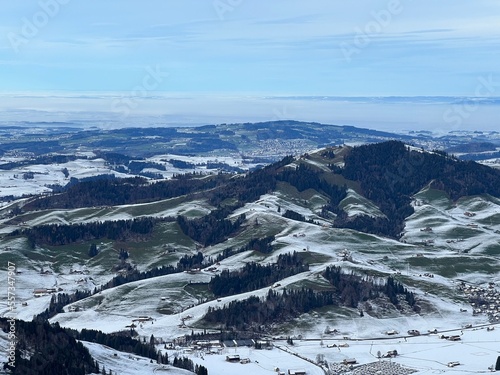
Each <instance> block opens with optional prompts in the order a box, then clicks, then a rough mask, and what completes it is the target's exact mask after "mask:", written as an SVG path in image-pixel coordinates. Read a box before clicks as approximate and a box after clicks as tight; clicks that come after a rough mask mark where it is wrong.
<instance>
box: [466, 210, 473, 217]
mask: <svg viewBox="0 0 500 375" xmlns="http://www.w3.org/2000/svg"><path fill="white" fill-rule="evenodd" d="M464 215H465V216H467V217H474V216H476V214H475V213H474V212H469V211H465V212H464Z"/></svg>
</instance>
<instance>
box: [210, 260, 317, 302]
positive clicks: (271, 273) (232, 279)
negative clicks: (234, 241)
mask: <svg viewBox="0 0 500 375" xmlns="http://www.w3.org/2000/svg"><path fill="white" fill-rule="evenodd" d="M307 270H309V266H308V265H307V264H304V263H303V261H302V259H301V257H300V256H299V254H298V253H296V252H294V253H293V254H280V255H279V257H278V260H277V261H276V263H271V264H267V265H262V264H259V263H255V262H250V263H247V264H245V266H244V267H243V268H241V269H239V270H236V271H229V270H224V271H222V272H221V273H220V274H218V275H215V276H214V277H212V279H211V280H210V282H209V284H208V287H209V289H210V290H211V291H212V293H213V294H214V295H215V296H216V297H222V296H229V295H234V294H240V293H245V292H249V291H252V290H256V289H261V288H264V287H266V286H270V285H272V284H274V283H275V282H277V281H279V280H282V279H285V278H287V277H290V276H293V275H296V274H298V273H301V272H305V271H307Z"/></svg>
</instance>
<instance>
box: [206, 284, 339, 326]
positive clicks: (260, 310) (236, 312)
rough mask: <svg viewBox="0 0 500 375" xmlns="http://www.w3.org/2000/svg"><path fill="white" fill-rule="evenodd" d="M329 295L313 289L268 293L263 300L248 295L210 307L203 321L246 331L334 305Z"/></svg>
mask: <svg viewBox="0 0 500 375" xmlns="http://www.w3.org/2000/svg"><path fill="white" fill-rule="evenodd" d="M335 304H336V301H335V298H334V294H333V293H331V292H315V291H313V290H312V289H300V290H287V289H284V290H283V293H279V292H276V291H274V290H269V292H268V294H267V296H266V297H265V298H264V299H262V300H261V299H260V298H258V297H255V296H251V297H249V298H247V299H245V300H241V301H232V302H230V303H229V304H227V305H224V307H219V308H214V307H209V308H208V311H207V313H206V315H205V316H204V320H205V321H206V322H207V323H209V324H217V325H224V326H225V327H234V328H236V329H238V330H248V329H251V328H254V329H255V328H258V327H260V326H267V325H269V324H271V323H273V322H282V321H286V320H289V319H292V318H295V317H297V316H299V315H301V314H303V313H307V312H309V311H311V310H312V309H315V308H319V307H323V306H328V305H335Z"/></svg>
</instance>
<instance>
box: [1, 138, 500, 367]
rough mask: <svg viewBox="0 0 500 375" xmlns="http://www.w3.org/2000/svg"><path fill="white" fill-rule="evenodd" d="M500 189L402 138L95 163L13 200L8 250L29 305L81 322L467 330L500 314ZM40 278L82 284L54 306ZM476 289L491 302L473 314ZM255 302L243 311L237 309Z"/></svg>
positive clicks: (145, 329)
mask: <svg viewBox="0 0 500 375" xmlns="http://www.w3.org/2000/svg"><path fill="white" fill-rule="evenodd" d="M499 189H500V171H498V170H495V169H491V168H489V167H486V166H483V165H480V164H477V163H475V162H465V161H460V160H458V159H456V158H454V157H452V156H449V155H447V154H445V153H442V152H427V151H423V150H422V149H419V148H415V147H413V146H407V145H405V144H403V143H401V142H398V141H388V142H384V143H379V144H370V145H364V146H359V147H349V146H343V147H329V148H324V149H319V150H316V151H312V152H308V153H304V154H302V155H300V156H295V157H294V156H288V157H285V158H283V159H281V160H280V161H278V162H275V163H273V164H269V165H267V166H265V167H263V168H259V169H256V170H253V171H247V172H245V173H236V174H217V175H197V174H195V175H186V176H184V177H182V178H177V179H173V180H168V181H157V182H152V181H150V180H146V179H140V178H135V179H109V178H106V179H99V178H98V179H92V180H88V181H84V182H75V183H74V184H71V185H69V186H68V187H66V188H65V189H62V190H60V191H58V192H57V193H56V194H52V195H48V196H37V197H33V198H28V199H25V200H22V201H18V202H16V203H15V206H9V207H8V209H7V208H5V209H4V212H3V214H4V217H3V218H2V220H1V226H0V233H1V235H0V244H1V246H2V249H3V250H2V251H1V252H0V259H1V261H3V262H4V263H5V264H7V262H12V263H14V264H15V267H16V270H17V273H16V285H17V291H16V295H17V304H18V310H17V317H18V318H20V319H25V320H31V319H32V317H33V316H34V315H36V314H41V313H43V312H44V311H45V310H46V309H47V311H48V312H49V313H50V314H48V315H47V314H45V315H42V316H44V317H47V316H48V317H50V321H51V322H58V323H59V324H60V325H61V326H63V327H69V328H73V329H78V330H82V329H89V328H93V329H99V330H102V331H104V332H107V333H112V332H117V331H121V330H124V329H127V327H130V325H131V324H132V323H133V322H134V321H135V323H134V326H135V327H134V330H135V331H136V332H137V333H138V335H139V337H141V338H147V339H148V338H149V337H150V336H151V335H152V334H154V336H155V337H161V338H162V339H163V340H164V341H167V342H168V341H173V340H174V339H176V340H179V338H182V337H186V335H187V336H190V335H191V334H192V333H193V332H197V333H200V334H201V336H200V337H201V338H200V340H203V339H205V337H204V336H203V332H204V331H205V330H208V331H209V332H213V336H211V338H222V337H223V336H224V337H226V336H227V335H229V336H230V335H236V336H234V337H242V338H248V337H251V338H257V337H268V336H269V335H273V336H280V337H285V338H286V337H287V336H298V335H299V334H300V335H302V336H308V337H310V338H315V339H318V340H320V339H321V338H323V337H324V331H325V327H326V326H329V327H336V328H337V329H338V330H339V332H342V334H341V337H344V336H346V337H349V336H352V337H357V338H362V339H367V340H369V339H372V338H380V337H385V336H386V334H385V332H386V331H389V330H391V329H394V330H397V331H398V332H402V333H405V332H407V331H408V330H410V329H418V330H419V331H421V332H426V330H427V329H429V327H430V326H435V327H437V328H438V329H443V330H446V329H460V328H461V327H462V326H464V325H468V324H474V325H481V324H489V323H496V322H498V314H497V311H498V310H497V309H498V308H500V306H496V305H495V304H494V303H493V302H487V301H489V300H488V298H490V297H489V296H490V295H489V294H488V293H493V295H494V292H495V291H496V289H495V283H498V282H499V281H500V279H499V274H498V271H497V270H498V269H499V266H500V262H499V255H500V242H499V240H498V234H499V233H500V190H499ZM13 207H14V208H15V210H13ZM8 210H10V212H8ZM92 245H95V246H96V249H97V251H96V253H95V254H92V256H91V255H90V251H89V249H90V247H91V246H92ZM294 253H295V255H294V256H293V258H286V257H287V256H291V255H292V254H294ZM266 267H267V268H266ZM287 267H288V268H287ZM337 269H338V272H337V271H336V270H337ZM270 270H274V271H270ZM2 272H4V273H5V271H2ZM273 273H274V275H275V277H272V276H271V275H272V274H273ZM276 277H277V278H276ZM237 280H248V282H245V285H242V284H241V283H238V282H237ZM462 282H464V283H465V284H463V285H462V284H461V283H462ZM489 283H492V284H489ZM464 285H474V287H475V288H478V289H481V290H483V292H481V293H480V294H478V295H475V297H474V298H472V297H471V295H470V294H468V292H467V289H465V286H464ZM40 288H45V289H47V288H55V289H56V291H55V293H56V294H59V295H61V296H62V295H63V293H64V294H67V295H68V296H73V297H75V296H76V293H75V292H76V291H77V290H79V294H78V296H76V297H77V298H73V297H71V298H69V297H68V298H66V296H65V297H64V298H62V297H61V298H59V299H58V301H59V302H57V301H56V302H57V303H59V304H58V305H57V306H56V305H55V302H54V298H51V296H52V295H51V293H52V291H47V290H46V291H45V292H44V293H42V294H43V295H42V296H40V297H35V296H34V293H33V292H34V290H35V289H40ZM59 288H61V290H58V289H59ZM82 291H85V293H81V292H82ZM51 299H52V302H51ZM63 300H64V301H66V302H61V301H63ZM23 303H25V305H23ZM471 303H476V305H477V304H486V303H487V306H488V307H487V308H486V309H485V310H484V311H483V310H481V309H480V311H479V312H476V313H474V314H472V311H473V310H474V309H473V307H472V305H471ZM490 307H492V308H493V309H491V310H490ZM231 309H233V310H231ZM242 309H243V310H242ZM461 310H467V312H461ZM216 311H218V312H216ZM238 311H239V312H238ZM242 311H244V312H245V315H244V316H245V321H244V322H243V323H244V324H242V322H241V321H238V319H232V318H237V317H238V316H239V315H241V316H243V313H242ZM252 311H254V312H257V313H258V314H257V315H260V317H259V316H252V315H251V314H250V313H251V312H252ZM2 312H3V313H4V314H5V313H6V312H7V305H5V306H3V307H2ZM214 312H216V313H214ZM210 314H212V315H210ZM214 314H219V316H224V314H230V316H231V319H229V318H224V319H221V318H220V317H219V318H218V317H217V316H216V315H214ZM140 317H148V319H147V320H145V321H143V322H142V321H140V320H138V319H139V318H140ZM264 317H266V318H265V319H263V318H264ZM231 322H233V323H231ZM221 330H222V331H223V332H221ZM229 336H228V337H229ZM341 337H339V338H338V339H339V340H340V339H341ZM206 339H209V337H208V336H207V337H206ZM408 339H410V338H408ZM280 345H281V344H280ZM87 346H88V347H89V348H91V349H92V351H93V353H97V354H98V355H101V354H99V353H101V349H98V348H97V347H95V346H92V345H87ZM157 349H164V348H163V346H162V345H158V347H157ZM289 349H290V348H289ZM169 350H170V349H169ZM180 350H181V349H172V350H171V351H170V352H169V356H171V355H172V354H173V353H174V352H177V353H178V354H179V351H180ZM290 350H292V351H293V348H292V349H290ZM307 350H309V349H307ZM359 350H361V349H359ZM167 351H168V350H167ZM272 352H274V350H273V351H272ZM192 358H195V357H192ZM312 360H313V362H314V358H312ZM450 360H451V359H450ZM329 361H336V362H337V361H339V359H338V358H333V357H331V358H330V359H329ZM195 362H196V361H195ZM197 363H198V364H201V363H200V362H199V361H198V362H197ZM115 365H116V364H115ZM308 366H309V365H308ZM216 368H218V367H217V366H216ZM308 368H309V367H308ZM313 369H314V367H313V368H312V369H311V370H310V371H311V373H314V371H317V370H318V368H317V367H316V369H315V370H313ZM148 371H149V370H148ZM209 371H210V368H209ZM212 373H213V372H212Z"/></svg>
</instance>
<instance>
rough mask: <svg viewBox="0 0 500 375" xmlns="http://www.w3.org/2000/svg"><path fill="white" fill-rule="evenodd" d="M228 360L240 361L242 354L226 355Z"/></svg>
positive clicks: (232, 361)
mask: <svg viewBox="0 0 500 375" xmlns="http://www.w3.org/2000/svg"><path fill="white" fill-rule="evenodd" d="M226 361H227V362H231V363H237V362H239V361H240V356H239V355H238V354H232V355H226Z"/></svg>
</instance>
